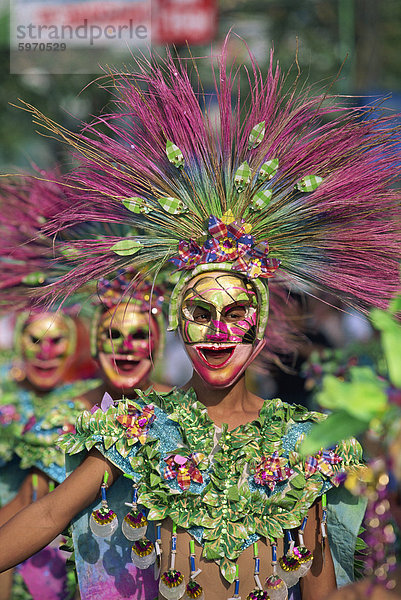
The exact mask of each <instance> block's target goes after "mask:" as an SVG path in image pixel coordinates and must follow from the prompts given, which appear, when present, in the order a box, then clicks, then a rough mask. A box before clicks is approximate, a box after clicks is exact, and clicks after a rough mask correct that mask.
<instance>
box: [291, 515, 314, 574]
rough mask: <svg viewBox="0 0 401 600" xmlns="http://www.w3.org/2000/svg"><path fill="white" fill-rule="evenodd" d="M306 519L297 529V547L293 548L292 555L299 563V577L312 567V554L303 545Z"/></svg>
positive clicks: (306, 518) (305, 518)
mask: <svg viewBox="0 0 401 600" xmlns="http://www.w3.org/2000/svg"><path fill="white" fill-rule="evenodd" d="M307 522H308V517H304V519H303V521H302V524H301V527H300V528H299V529H298V538H299V546H298V547H295V548H294V554H295V556H296V557H297V559H298V562H299V576H300V577H304V575H306V573H307V572H308V571H309V569H310V568H311V566H312V562H313V554H312V552H311V551H310V550H308V548H306V547H305V544H304V532H305V527H306V524H307Z"/></svg>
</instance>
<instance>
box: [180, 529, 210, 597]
mask: <svg viewBox="0 0 401 600" xmlns="http://www.w3.org/2000/svg"><path fill="white" fill-rule="evenodd" d="M189 552H190V554H189V560H190V563H191V579H190V581H189V583H188V584H187V587H186V591H185V594H184V599H185V600H187V599H188V600H193V599H196V600H204V598H205V596H204V594H203V588H202V586H201V585H200V584H199V583H198V582H197V581H195V577H196V576H197V575H199V573H201V569H196V564H195V542H194V540H190V542H189Z"/></svg>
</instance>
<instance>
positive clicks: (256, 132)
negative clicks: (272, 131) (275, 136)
mask: <svg viewBox="0 0 401 600" xmlns="http://www.w3.org/2000/svg"><path fill="white" fill-rule="evenodd" d="M265 125H266V121H261V122H260V123H258V124H257V125H255V127H254V128H253V129H252V131H251V133H250V134H249V149H251V148H257V147H258V146H259V144H260V143H261V142H262V140H263V138H264V137H265Z"/></svg>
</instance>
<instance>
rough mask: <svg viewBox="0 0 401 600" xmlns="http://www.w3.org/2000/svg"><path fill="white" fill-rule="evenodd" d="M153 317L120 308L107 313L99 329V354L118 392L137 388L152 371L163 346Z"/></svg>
mask: <svg viewBox="0 0 401 600" xmlns="http://www.w3.org/2000/svg"><path fill="white" fill-rule="evenodd" d="M159 337H160V334H159V328H158V325H157V323H156V321H155V319H154V318H153V317H151V319H150V329H149V315H148V314H147V313H143V312H140V311H139V310H138V307H136V306H135V305H133V304H120V305H119V306H117V308H116V309H113V310H111V311H107V312H105V313H104V314H103V315H102V317H101V318H100V322H99V325H98V329H97V339H96V344H97V354H98V359H99V363H100V366H101V368H102V371H103V373H104V375H105V376H106V378H107V380H108V381H109V382H110V383H111V384H112V385H113V386H114V387H115V388H117V389H120V390H128V389H129V388H135V387H136V386H138V385H139V384H140V382H141V381H142V380H145V379H146V378H147V377H148V375H149V373H150V370H151V368H152V363H151V360H150V353H151V352H153V351H154V350H155V348H156V347H157V345H158V343H159Z"/></svg>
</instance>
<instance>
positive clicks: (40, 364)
mask: <svg viewBox="0 0 401 600" xmlns="http://www.w3.org/2000/svg"><path fill="white" fill-rule="evenodd" d="M59 367H60V361H59V360H49V361H39V360H36V361H34V362H33V361H32V362H31V368H32V369H34V370H35V371H36V372H37V373H40V374H41V375H53V373H55V372H56V371H57V369H58V368H59Z"/></svg>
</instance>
